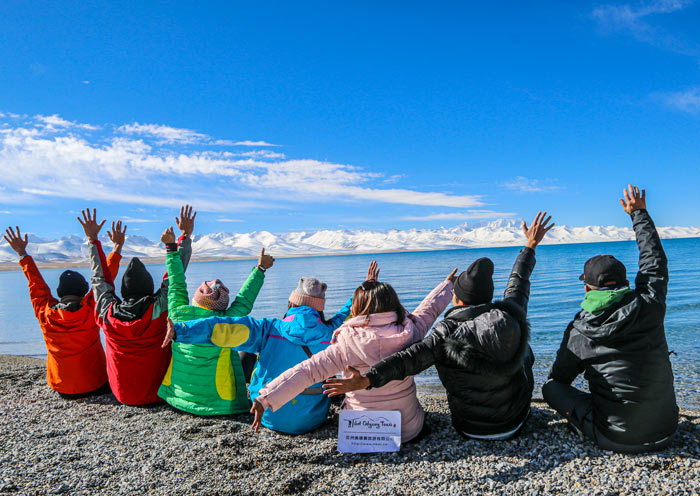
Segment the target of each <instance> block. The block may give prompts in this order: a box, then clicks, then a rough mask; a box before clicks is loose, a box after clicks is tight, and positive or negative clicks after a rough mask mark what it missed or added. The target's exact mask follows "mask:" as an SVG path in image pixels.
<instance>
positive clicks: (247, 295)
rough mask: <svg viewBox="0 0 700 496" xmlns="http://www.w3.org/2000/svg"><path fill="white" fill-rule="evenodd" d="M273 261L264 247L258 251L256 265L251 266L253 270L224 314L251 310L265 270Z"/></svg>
mask: <svg viewBox="0 0 700 496" xmlns="http://www.w3.org/2000/svg"><path fill="white" fill-rule="evenodd" d="M274 263H275V258H274V257H272V256H271V255H269V254H267V253H265V248H263V249H262V251H261V252H260V256H259V257H258V265H256V266H255V267H254V268H253V271H252V272H251V273H250V275H249V276H248V279H246V281H245V283H243V286H241V289H240V290H239V291H238V294H237V295H236V299H235V300H233V303H231V306H230V307H228V310H226V316H231V317H235V316H239V315H248V314H249V313H250V312H251V310H253V305H254V304H255V300H256V299H257V297H258V294H259V293H260V289H261V288H262V285H263V282H265V271H267V269H269V268H270V267H272V266H273V265H274Z"/></svg>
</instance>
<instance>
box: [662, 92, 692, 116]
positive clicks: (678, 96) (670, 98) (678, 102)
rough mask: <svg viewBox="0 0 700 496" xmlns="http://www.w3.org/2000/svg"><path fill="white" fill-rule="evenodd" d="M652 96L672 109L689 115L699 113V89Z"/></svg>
mask: <svg viewBox="0 0 700 496" xmlns="http://www.w3.org/2000/svg"><path fill="white" fill-rule="evenodd" d="M654 96H655V97H657V98H660V99H661V100H662V101H663V103H664V104H665V105H666V106H668V107H671V108H673V109H676V110H680V111H682V112H688V113H689V114H697V113H700V88H690V89H688V90H685V91H677V92H673V93H661V94H657V95H654Z"/></svg>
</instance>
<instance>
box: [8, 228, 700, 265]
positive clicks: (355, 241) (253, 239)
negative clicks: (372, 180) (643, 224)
mask: <svg viewBox="0 0 700 496" xmlns="http://www.w3.org/2000/svg"><path fill="white" fill-rule="evenodd" d="M521 224H522V221H521V220H514V219H501V220H495V221H491V222H484V223H480V224H460V225H458V226H454V227H449V228H448V227H441V228H439V229H415V228H414V229H407V230H398V229H390V230H387V231H364V230H349V229H343V230H321V231H315V232H291V233H281V234H274V233H271V232H268V231H255V232H251V233H242V234H239V233H223V232H220V233H211V234H204V235H196V236H195V237H194V242H193V252H194V253H193V257H194V258H195V259H197V258H205V257H206V258H225V257H246V256H256V255H258V254H259V253H260V249H261V248H262V247H265V249H266V250H268V251H269V252H270V253H273V254H275V255H305V254H309V255H310V254H332V253H353V252H379V251H410V250H446V249H457V248H483V247H496V246H517V245H522V244H523V243H524V242H525V236H524V235H523V232H522V228H521ZM658 230H659V235H660V236H661V237H662V238H665V239H670V238H695V237H700V227H660V228H658ZM633 239H634V231H633V230H632V229H631V228H629V227H617V226H585V227H568V226H555V227H554V228H553V229H552V230H551V231H550V232H549V233H548V234H547V237H546V238H545V240H544V242H543V244H565V243H598V242H605V241H628V240H633ZM101 240H102V242H103V243H104V244H105V246H107V247H111V243H110V241H109V239H107V237H106V236H104V237H103V238H101ZM29 241H30V243H29V253H30V254H31V255H32V256H34V257H35V258H36V259H37V260H39V261H42V262H68V261H80V260H84V259H85V258H86V257H87V243H86V242H85V241H84V240H83V239H82V238H79V237H77V236H67V237H64V238H61V239H58V240H56V239H46V238H40V237H38V236H33V235H30V236H29ZM123 255H124V256H125V257H133V256H139V257H162V256H164V249H163V247H162V245H160V243H157V242H153V241H151V240H149V239H147V238H145V237H143V236H131V235H129V236H127V239H126V244H125V246H124V251H123ZM16 260H17V255H16V254H15V253H14V252H13V251H12V250H11V249H10V247H9V246H8V245H7V242H5V241H4V240H1V241H0V262H13V261H16Z"/></svg>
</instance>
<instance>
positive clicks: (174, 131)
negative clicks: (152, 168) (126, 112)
mask: <svg viewBox="0 0 700 496" xmlns="http://www.w3.org/2000/svg"><path fill="white" fill-rule="evenodd" d="M117 129H118V130H119V131H121V132H122V133H124V134H136V135H140V136H152V137H154V138H160V139H161V140H163V141H164V142H165V143H183V144H192V143H200V142H202V141H207V140H209V136H207V135H206V134H202V133H198V132H196V131H192V130H191V129H182V128H177V127H170V126H163V125H161V124H139V123H138V122H134V123H133V124H125V125H123V126H119V127H118V128H117Z"/></svg>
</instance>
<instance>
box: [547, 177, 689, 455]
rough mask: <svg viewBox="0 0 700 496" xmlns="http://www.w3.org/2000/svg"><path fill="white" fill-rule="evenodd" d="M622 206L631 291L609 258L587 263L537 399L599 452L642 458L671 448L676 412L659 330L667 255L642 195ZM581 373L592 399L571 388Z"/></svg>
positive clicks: (618, 265) (633, 194) (621, 268)
mask: <svg viewBox="0 0 700 496" xmlns="http://www.w3.org/2000/svg"><path fill="white" fill-rule="evenodd" d="M625 198H626V200H627V201H626V202H622V201H621V202H622V203H623V207H624V208H625V210H626V211H627V212H628V213H629V214H630V215H631V217H632V222H633V227H634V231H635V235H636V239H637V245H638V247H639V252H640V254H639V272H638V274H637V277H636V280H635V289H634V290H632V289H630V288H629V287H628V285H629V283H628V281H627V280H626V270H625V267H624V265H622V263H621V262H619V261H617V260H616V259H615V258H614V257H612V256H609V255H600V256H597V257H594V258H592V259H590V260H589V261H588V262H586V266H585V268H584V275H583V276H582V280H584V282H585V284H586V291H587V293H586V298H585V299H584V301H583V303H582V305H581V306H582V308H583V310H581V312H579V313H578V314H577V315H576V317H575V318H574V320H573V321H572V322H571V323H570V324H569V326H568V327H567V329H566V332H565V334H564V339H563V340H562V344H561V347H560V349H559V351H558V353H557V358H556V360H555V362H554V364H553V365H552V369H551V372H550V376H549V377H550V381H549V382H548V383H546V384H545V385H544V386H543V388H542V392H543V395H544V397H545V399H546V400H547V402H548V403H549V404H550V405H552V406H553V407H554V408H555V409H557V410H558V411H560V413H563V414H564V415H567V412H568V415H567V418H568V419H569V420H570V422H571V423H572V424H573V425H574V426H575V427H576V428H577V429H579V430H581V431H582V432H583V433H584V434H586V435H587V436H589V437H591V438H593V439H594V440H595V441H596V442H597V443H598V444H599V445H600V446H601V447H604V448H605V449H611V450H615V451H622V452H640V451H647V450H653V449H660V448H662V447H664V446H665V445H667V444H668V443H669V442H670V439H671V436H672V435H673V433H674V432H675V430H676V428H677V425H678V407H677V404H676V397H675V391H674V387H673V372H672V370H671V362H670V360H669V356H668V345H667V343H666V334H665V330H664V317H665V313H666V293H667V286H668V267H667V259H666V255H665V253H664V250H663V247H662V245H661V240H660V239H659V235H658V233H657V232H656V228H655V226H654V223H653V221H652V220H651V217H650V216H649V213H648V212H647V210H646V201H645V195H644V193H642V195H640V194H639V190H638V189H635V190H633V189H632V187H631V186H630V190H629V194H628V193H627V191H626V192H625ZM581 372H583V373H584V377H585V378H586V380H587V381H588V384H589V389H590V395H587V394H586V393H582V392H580V391H577V390H575V389H573V388H572V387H571V386H570V384H571V382H572V381H573V380H574V378H575V377H576V376H577V375H578V374H580V373H581Z"/></svg>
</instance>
